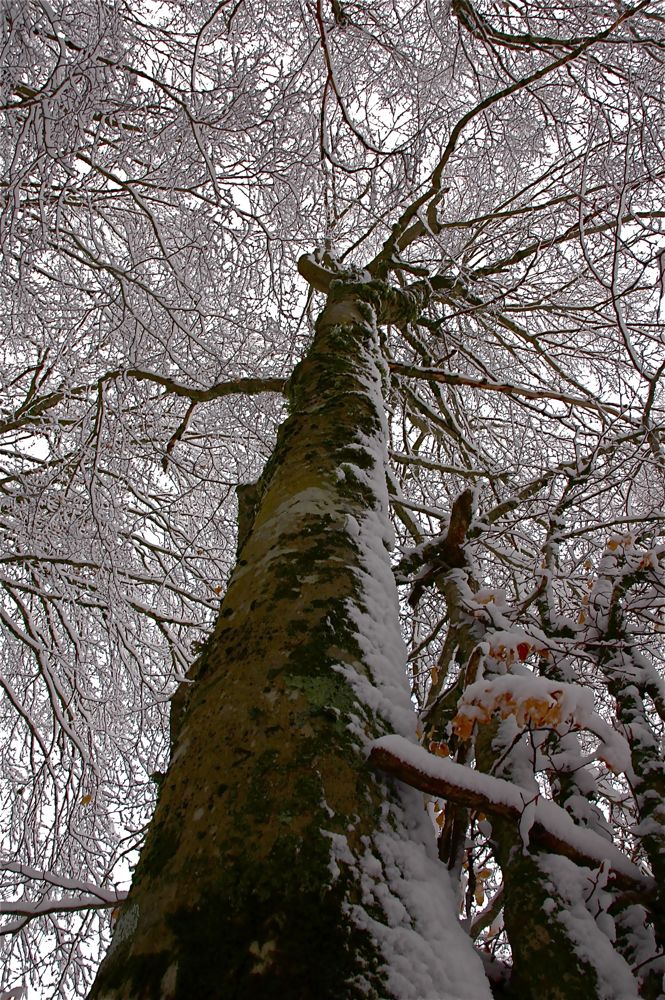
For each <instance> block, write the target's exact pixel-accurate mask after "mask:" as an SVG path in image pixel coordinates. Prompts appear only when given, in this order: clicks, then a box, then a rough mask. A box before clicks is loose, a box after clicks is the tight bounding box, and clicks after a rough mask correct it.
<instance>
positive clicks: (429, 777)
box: [369, 736, 654, 892]
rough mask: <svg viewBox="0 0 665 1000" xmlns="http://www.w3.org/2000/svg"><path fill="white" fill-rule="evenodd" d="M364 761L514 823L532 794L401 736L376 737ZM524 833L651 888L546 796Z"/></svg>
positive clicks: (619, 881) (619, 880) (619, 879)
mask: <svg viewBox="0 0 665 1000" xmlns="http://www.w3.org/2000/svg"><path fill="white" fill-rule="evenodd" d="M369 763H370V765H371V766H372V767H375V768H377V769H378V770H381V771H384V772H386V773H387V774H390V775H392V776H393V777H395V778H398V779H399V780H400V781H403V782H405V783H406V784H408V785H411V787H412V788H418V789H419V790H420V791H422V792H427V793H428V794H429V795H435V796H439V797H441V798H444V799H450V800H451V801H452V802H456V803H459V804H460V805H463V806H465V807H466V808H468V809H474V810H478V811H481V812H484V813H486V814H487V815H488V816H490V817H491V816H501V817H502V818H504V819H509V820H512V821H513V822H515V824H516V825H519V824H520V823H521V821H522V817H523V814H524V812H525V810H526V809H527V807H532V804H533V803H534V798H533V795H531V794H530V793H529V792H527V791H526V790H525V789H523V788H519V787H518V786H517V785H515V784H513V783H512V782H510V781H505V780H504V779H503V778H494V777H492V776H491V775H489V774H482V773H481V772H479V771H476V770H471V769H470V768H468V767H464V766H463V765H461V764H456V763H455V762H454V761H451V760H448V759H447V758H442V757H437V756H434V755H433V754H430V753H428V752H427V751H426V750H424V749H423V748H422V747H419V746H417V745H415V744H413V743H411V742H410V741H409V740H407V739H405V738H404V737H402V736H384V737H382V738H381V739H379V740H376V742H375V743H373V744H372V749H371V751H370V755H369ZM521 832H524V831H523V830H521ZM529 839H530V841H532V842H533V843H535V844H538V845H539V846H540V847H542V848H544V849H545V850H547V851H551V852H552V853H555V854H561V855H563V856H564V857H567V858H570V860H571V861H575V862H576V863H577V864H580V865H586V866H588V867H591V868H595V867H598V865H600V864H602V863H603V862H609V865H610V868H611V870H612V875H613V879H614V881H615V883H616V885H617V886H620V887H621V888H624V889H637V888H639V889H641V890H642V891H643V892H649V891H650V890H652V889H653V888H654V884H653V880H652V879H650V878H649V877H648V876H647V875H645V874H644V873H643V872H642V871H641V870H640V869H639V868H638V867H637V865H635V864H633V862H632V861H630V859H629V858H627V857H626V856H625V855H624V854H623V853H622V852H621V851H620V850H619V849H618V848H616V847H615V846H614V845H613V844H611V843H609V841H606V840H604V839H603V838H602V837H600V836H599V835H598V834H597V833H594V832H593V831H592V830H587V829H584V828H583V827H580V826H577V825H576V824H575V823H574V822H573V820H572V819H571V817H570V816H569V815H568V813H567V812H566V811H565V810H564V809H562V808H561V807H560V806H558V805H556V803H554V802H551V801H549V800H546V799H543V798H540V797H538V798H537V799H536V801H535V809H534V810H533V823H532V826H531V828H530V830H529Z"/></svg>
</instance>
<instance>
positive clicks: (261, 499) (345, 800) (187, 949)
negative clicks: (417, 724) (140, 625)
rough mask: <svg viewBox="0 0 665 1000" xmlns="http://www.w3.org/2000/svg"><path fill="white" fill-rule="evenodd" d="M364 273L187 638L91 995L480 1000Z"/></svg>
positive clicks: (339, 292)
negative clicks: (148, 811)
mask: <svg viewBox="0 0 665 1000" xmlns="http://www.w3.org/2000/svg"><path fill="white" fill-rule="evenodd" d="M395 295H396V293H394V292H391V291H390V290H389V289H387V288H386V287H385V286H382V285H379V284H378V283H376V282H372V283H364V284H363V283H359V284H353V283H351V282H346V283H344V282H341V281H340V282H336V283H335V285H334V286H333V289H332V293H331V295H330V296H329V300H328V304H327V306H326V308H325V310H324V311H323V313H322V315H321V317H320V319H319V322H318V324H317V329H316V335H315V338H314V341H313V344H312V347H311V348H310V350H309V352H308V355H307V357H306V358H305V360H304V361H303V362H301V363H300V365H298V367H297V369H296V371H295V372H294V375H293V378H292V381H291V404H292V405H291V415H290V416H289V418H288V419H287V420H286V422H285V423H284V425H283V426H282V428H281V430H280V432H279V435H278V440H277V444H276V447H275V450H274V453H273V455H272V457H271V459H270V460H269V462H268V464H267V467H266V469H265V471H264V474H263V476H262V479H261V480H260V482H259V484H258V493H257V506H256V511H255V516H254V520H253V523H251V527H249V528H248V530H247V533H246V539H245V542H244V544H243V545H242V549H241V551H240V553H239V560H238V563H237V566H236V567H235V570H234V572H233V574H232V577H231V580H230V583H229V587H228V591H227V593H226V596H225V598H224V601H223V604H222V607H221V610H220V615H219V620H218V622H217V626H216V628H215V631H214V633H213V635H212V637H211V639H210V640H209V642H208V644H207V646H206V648H205V650H204V652H203V654H202V656H201V657H200V659H199V661H197V663H196V664H195V667H194V670H193V671H192V680H191V682H190V683H186V684H184V685H183V686H182V687H181V689H180V690H179V692H178V693H177V696H176V698H175V699H174V704H173V710H172V728H173V734H172V735H173V750H172V757H171V763H170V766H169V770H168V773H167V775H166V777H165V779H164V781H163V782H162V784H161V787H160V792H159V801H158V804H157V808H156V812H155V815H154V818H153V820H152V823H151V825H150V829H149V832H148V836H147V839H146V843H145V846H144V849H143V852H142V854H141V858H140V862H139V865H138V867H137V870H136V872H135V876H134V883H133V886H132V890H131V893H130V895H129V898H128V900H127V902H126V904H125V906H124V907H123V910H122V913H121V915H120V918H119V920H118V924H117V926H116V930H115V934H114V938H113V942H112V944H111V947H110V949H109V952H108V955H107V957H106V959H105V960H104V962H103V963H102V966H101V968H100V970H99V973H98V976H97V979H96V981H95V984H94V986H93V989H92V992H91V993H90V997H91V998H95V1000H101V998H114V1000H120V998H124V1000H127V998H155V1000H156V998H160V1000H170V998H179V1000H182V998H188V1000H191V998H192V997H201V998H204V997H205V998H206V1000H215V998H220V1000H221V998H222V997H223V998H224V1000H232V998H243V1000H246V998H247V997H250V996H251V997H254V998H269V997H275V998H277V997H279V998H302V1000H305V998H312V1000H314V998H316V1000H320V998H326V997H328V998H331V1000H332V998H335V1000H342V998H352V997H359V998H360V997H363V998H366V997H374V998H393V997H394V998H397V997H399V998H403V1000H407V998H413V1000H423V998H425V997H427V998H435V997H436V998H437V1000H443V998H450V1000H463V998H469V1000H482V998H488V1000H489V996H490V994H489V991H488V988H487V986H486V982H485V978H484V975H483V972H482V969H481V965H480V962H479V960H478V959H477V958H476V956H475V955H474V954H473V953H472V950H471V945H470V943H469V942H468V940H467V939H466V938H465V936H464V935H463V933H462V931H461V930H460V928H459V925H458V923H457V918H456V914H455V904H454V902H453V898H452V893H451V891H450V889H449V886H448V883H447V881H446V875H445V871H444V869H443V867H442V866H440V865H439V864H438V862H437V861H436V859H435V849H434V847H433V844H431V843H428V842H431V841H433V835H432V832H431V829H430V828H429V821H428V820H427V818H426V814H425V813H424V810H423V804H422V798H421V797H420V796H419V795H418V794H417V793H415V792H412V791H411V790H409V789H406V788H400V789H399V790H397V789H396V787H394V786H393V785H392V784H391V782H390V780H389V779H388V780H387V781H384V780H383V779H381V778H379V777H377V776H375V775H372V774H370V772H369V771H368V769H367V766H366V762H365V757H366V752H367V743H368V741H369V740H371V739H374V738H375V737H377V736H380V735H382V734H384V733H385V732H388V731H397V732H401V733H403V734H406V735H412V734H413V731H414V717H413V712H412V707H411V703H410V699H409V694H408V689H407V684H406V679H405V674H404V651H403V646H402V640H401V637H400V633H399V627H398V615H397V596H396V589H395V585H394V581H393V577H392V573H391V569H390V563H389V557H388V549H389V545H390V533H391V532H390V525H389V521H388V518H387V493H386V485H385V474H384V455H385V445H386V423H385V416H384V409H383V402H382V378H383V374H384V373H383V370H382V365H381V361H380V356H381V355H380V348H379V339H378V334H377V328H376V318H377V314H378V315H379V317H381V316H383V315H384V314H385V308H384V307H385V303H386V301H387V299H386V296H387V297H388V298H390V296H392V297H393V300H392V301H394V297H395Z"/></svg>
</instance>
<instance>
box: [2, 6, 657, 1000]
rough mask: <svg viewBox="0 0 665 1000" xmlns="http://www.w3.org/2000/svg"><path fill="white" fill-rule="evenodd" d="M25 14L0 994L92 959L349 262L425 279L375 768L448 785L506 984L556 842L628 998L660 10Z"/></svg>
mask: <svg viewBox="0 0 665 1000" xmlns="http://www.w3.org/2000/svg"><path fill="white" fill-rule="evenodd" d="M0 17H1V18H2V57H1V58H2V62H1V68H0V85H1V87H2V105H3V116H4V122H5V127H4V130H3V134H2V139H1V140H0V141H1V144H2V145H1V149H2V162H3V174H2V201H1V215H0V239H1V244H2V258H3V260H2V264H3V266H2V271H1V274H0V285H1V287H2V301H3V308H2V323H1V326H0V331H1V337H2V354H1V365H2V411H1V414H0V456H1V457H0V488H1V499H0V509H1V515H0V516H1V518H2V522H1V523H2V531H3V546H2V552H1V553H0V582H1V595H2V596H1V599H0V617H1V619H2V631H1V632H0V643H1V645H2V658H1V661H0V687H1V689H2V699H1V701H0V747H1V759H2V766H1V768H0V772H1V773H0V817H1V820H0V822H1V824H2V828H3V838H2V853H1V855H0V884H1V885H2V892H1V893H0V895H1V901H0V912H1V913H2V914H3V915H4V916H3V918H2V920H3V922H2V925H1V926H0V933H1V934H2V949H3V952H4V956H3V957H4V971H3V973H2V976H3V977H4V978H3V979H2V980H1V981H0V982H1V983H2V986H3V987H4V988H5V989H7V990H11V989H14V988H18V987H19V986H20V985H22V984H25V985H27V984H31V985H36V984H38V983H40V984H41V985H42V990H43V994H42V995H43V996H54V997H56V996H62V997H66V998H70V997H72V996H84V995H86V992H87V990H88V989H89V987H90V984H91V981H92V979H93V977H94V974H95V969H96V967H97V964H98V962H99V959H100V955H99V948H100V941H101V942H102V944H103V945H105V944H106V943H107V942H108V939H109V934H110V924H111V922H112V920H113V919H115V918H114V916H113V915H112V911H113V910H114V908H115V907H116V906H117V904H118V903H119V902H120V901H121V900H122V898H124V894H125V893H126V890H127V888H128V885H129V880H130V867H131V866H132V865H133V864H134V863H135V859H136V852H137V850H138V848H139V846H140V844H141V842H142V840H143V836H144V832H145V827H146V824H147V823H148V821H149V817H150V814H151V811H152V809H153V806H154V802H155V798H156V794H157V789H158V786H159V782H160V779H161V773H162V772H163V771H164V769H165V768H166V761H167V759H168V744H169V732H168V709H169V701H170V699H171V696H172V695H173V693H174V691H175V690H176V688H177V687H178V685H179V684H181V683H182V682H183V679H185V678H186V674H187V671H188V670H189V668H190V665H191V664H192V662H193V660H194V659H195V657H196V655H197V652H198V651H199V649H200V648H201V644H203V643H205V641H206V638H207V636H208V634H209V633H210V631H211V629H212V627H213V624H214V622H215V618H216V614H217V611H218V608H219V603H220V595H222V594H223V593H224V591H225V588H226V585H227V582H228V579H229V574H230V572H231V570H232V567H233V564H234V562H235V557H236V549H237V546H238V545H239V543H242V541H243V537H242V536H243V519H242V509H243V495H244V494H243V489H244V490H247V489H249V484H251V483H253V482H255V481H256V480H257V479H258V477H259V475H260V474H261V471H262V469H263V467H264V465H265V463H266V461H267V460H268V459H269V456H270V454H271V452H272V449H273V446H274V443H275V439H276V434H277V429H278V427H279V425H280V424H281V423H282V421H283V420H284V418H285V416H286V413H287V409H288V408H289V406H291V407H292V408H293V406H294V403H293V386H294V379H292V376H293V372H294V368H295V366H296V364H297V362H298V361H299V360H300V359H301V358H302V357H303V355H304V353H305V352H306V350H307V347H308V346H309V345H310V343H311V341H312V333H313V328H314V322H315V319H316V317H317V315H318V314H319V312H320V310H321V309H322V308H323V305H324V302H325V301H326V297H327V296H329V295H330V297H332V296H333V294H334V289H335V283H337V282H344V281H346V282H350V281H354V282H356V283H358V284H363V283H365V284H367V285H370V284H371V283H372V282H383V283H385V284H387V285H390V287H391V288H392V289H394V290H395V294H396V295H397V294H398V293H399V295H401V296H402V297H407V298H408V297H409V296H410V297H411V300H412V301H413V302H414V303H415V305H414V308H413V310H412V311H411V313H410V314H409V312H408V310H407V311H406V312H405V311H404V310H403V309H401V310H398V309H392V310H391V309H387V308H386V309H384V312H383V313H381V312H380V310H379V321H380V344H381V351H382V356H383V359H384V364H385V372H384V374H385V377H386V380H387V388H386V398H385V402H386V407H385V409H386V418H387V423H386V428H387V431H386V432H387V435H388V440H387V446H388V456H389V464H388V467H387V483H388V492H389V495H390V503H391V516H392V521H393V529H394V535H395V542H396V546H395V548H394V550H393V565H394V573H395V579H396V581H397V584H398V585H399V587H400V594H401V597H402V601H401V628H402V635H403V638H404V640H405V641H406V645H407V659H406V670H407V674H408V678H409V683H410V690H411V695H412V700H413V703H414V706H415V708H416V709H417V710H418V711H419V713H420V729H419V734H420V736H421V740H422V743H423V747H422V748H419V747H417V746H416V745H415V744H413V743H410V744H407V741H406V740H405V739H404V738H403V737H394V736H389V737H386V738H385V739H383V740H381V741H379V742H378V743H377V744H376V745H375V747H374V750H373V751H372V755H371V758H370V764H368V767H367V774H368V781H369V780H370V775H371V773H372V767H375V768H376V769H378V770H380V769H382V770H383V771H387V772H389V773H391V774H393V775H394V776H396V778H397V780H401V781H404V782H406V783H408V784H412V785H414V786H415V787H417V788H420V789H421V790H422V791H424V792H426V793H427V794H428V795H429V796H430V798H429V805H428V809H429V812H430V814H431V818H432V828H433V831H436V830H438V831H440V835H439V839H438V845H439V856H440V858H441V860H442V863H443V864H442V869H441V878H446V877H447V875H446V873H445V871H444V868H443V865H445V866H447V867H448V869H449V870H450V872H451V873H452V876H453V879H454V882H455V884H456V885H458V886H459V899H458V902H459V907H460V920H461V921H462V922H463V924H464V927H465V928H466V930H467V931H468V932H469V934H470V935H471V937H472V938H473V939H474V940H475V941H476V943H477V945H478V948H479V949H480V950H481V951H482V952H483V954H484V956H485V961H486V965H487V969H488V975H489V977H490V978H491V979H492V980H493V981H496V983H499V985H495V986H494V989H495V990H496V991H497V995H499V993H498V991H499V990H500V988H501V986H500V982H501V979H502V977H504V976H505V975H506V968H507V965H508V963H509V962H510V955H511V950H512V955H513V957H514V958H515V968H516V969H517V968H518V967H519V968H520V969H521V970H526V969H528V968H530V966H529V962H530V961H531V960H532V956H531V952H530V949H531V947H532V942H533V940H534V939H535V937H537V935H536V934H535V932H534V931H533V928H532V927H530V925H528V922H527V926H526V927H520V926H519V920H518V919H517V913H518V911H519V910H520V907H522V908H524V907H526V908H527V909H528V908H529V907H532V906H533V905H534V904H533V900H531V901H529V900H527V901H526V902H525V900H524V899H523V898H521V897H519V898H517V896H513V897H512V902H511V904H510V905H509V906H508V905H506V904H505V898H506V897H505V887H506V886H507V885H508V882H509V881H510V880H512V884H513V885H517V884H524V885H528V884H535V882H537V881H538V878H541V876H542V878H544V876H543V875H542V873H543V871H544V869H543V868H541V869H539V871H540V875H538V878H535V879H534V874H533V870H532V869H531V868H530V867H529V866H530V865H531V864H532V859H531V857H530V854H529V850H528V846H529V844H535V845H540V847H542V848H543V849H544V850H546V851H547V852H549V853H548V854H547V858H549V859H550V860H549V861H547V862H543V865H546V864H549V866H550V867H549V869H547V871H548V872H549V875H548V876H547V877H548V878H549V882H548V883H547V885H553V884H556V886H557V890H556V892H555V891H554V890H552V892H551V895H548V892H547V891H545V890H546V888H547V886H546V885H545V882H542V879H541V882H539V883H538V884H539V886H540V887H541V888H542V886H543V885H545V889H543V898H544V900H545V903H546V904H547V906H549V907H550V909H551V911H552V913H553V914H554V916H553V918H552V919H553V920H554V917H556V914H557V912H558V910H557V908H559V909H561V908H562V907H563V908H564V909H565V910H566V911H567V913H568V915H569V925H570V926H569V927H568V929H569V932H570V934H569V936H570V937H571V938H572V939H573V940H575V941H577V942H578V944H579V949H580V953H581V952H583V951H584V949H585V947H586V948H587V950H594V949H595V952H596V961H597V965H598V966H600V965H603V964H604V966H605V968H606V979H603V978H602V975H601V974H600V973H598V974H599V976H600V978H599V979H598V986H597V992H598V996H602V997H605V996H607V997H614V996H617V997H618V996H619V995H622V996H623V995H626V996H637V995H642V996H646V997H657V996H658V995H659V993H660V990H661V988H662V974H663V966H662V955H663V944H664V942H665V927H664V926H663V921H664V917H663V912H664V910H663V902H662V899H659V898H658V894H657V892H656V884H657V883H659V884H660V886H661V887H662V886H663V885H665V840H664V831H663V824H664V823H665V814H664V812H663V809H664V807H663V796H664V795H665V770H664V765H663V754H662V739H663V724H664V722H665V687H664V681H663V656H664V649H663V637H662V633H663V631H665V615H664V611H665V581H664V576H663V567H664V565H665V544H664V540H663V523H664V517H665V515H664V511H665V455H664V452H663V445H664V442H663V422H664V415H665V414H664V410H665V399H664V395H663V375H664V373H665V349H664V348H665V330H664V327H663V308H664V307H663V296H664V289H665V286H664V282H665V239H664V236H665V233H664V227H665V200H664V194H665V185H664V180H665V163H664V162H663V155H664V150H665V127H664V125H663V122H664V121H665V119H664V116H663V98H664V96H665V83H664V77H665V74H664V73H663V62H664V59H665V7H663V4H662V3H659V2H658V0H643V2H641V3H638V4H636V5H634V6H629V5H625V4H623V3H612V4H609V3H604V2H600V0H591V2H590V0H583V2H582V0H580V2H576V0H570V2H566V3H562V4H556V3H551V2H548V3H542V2H540V0H536V2H533V3H532V2H529V3H528V4H526V3H521V2H512V0H509V2H508V3H493V2H485V0H478V2H476V3H471V2H467V0H452V3H450V4H448V3H445V2H437V0H422V2H421V0H411V2H409V3H407V2H402V0H390V2H389V0H385V2H384V0H373V2H362V0H359V2H355V0H348V2H338V0H330V2H328V0H307V2H305V0H303V2H296V0H279V2H270V3H267V2H266V3H263V2H260V0H259V2H255V0H236V2H233V0H220V2H218V3H210V2H207V0H201V2H198V0H197V2H194V0H190V2H186V3H178V2H176V0H174V2H170V0H169V2H164V3H153V2H145V3H132V4H131V6H130V5H127V4H124V3H113V2H101V0H77V2H70V0H58V2H57V3H49V2H47V0H31V2H26V3H22V2H19V0H6V2H5V3H4V4H3V6H2V10H1V11H0ZM331 289H332V291H331ZM296 408H297V407H296ZM237 487H240V490H238V489H237ZM239 507H240V514H241V516H240V518H239V517H238V508H239ZM238 525H239V527H238ZM239 535H240V537H239ZM504 786H505V787H504ZM432 836H434V833H433V834H432ZM611 842H613V844H614V847H612V846H611ZM603 844H605V845H607V847H606V849H604V848H603ZM534 891H535V890H534ZM548 891H549V890H548ZM539 905H540V904H539ZM541 909H542V907H541ZM564 922H565V921H564ZM573 925H574V926H573ZM567 926H568V925H567ZM530 935H531V937H530ZM527 953H528V954H527ZM530 956H531V957H530ZM520 974H522V975H523V974H524V972H521V973H520ZM549 974H550V975H551V970H550V972H549ZM519 986H520V981H519V977H518V980H517V987H519ZM612 990H615V992H612ZM617 990H623V993H620V992H616V991H617ZM631 990H632V992H631ZM638 990H639V991H640V992H639V994H638ZM10 995H11V994H10ZM518 995H519V994H518ZM525 995H526V994H525Z"/></svg>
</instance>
